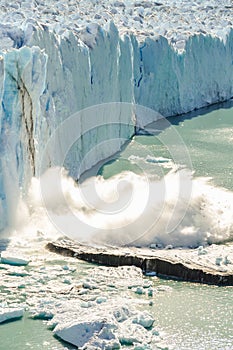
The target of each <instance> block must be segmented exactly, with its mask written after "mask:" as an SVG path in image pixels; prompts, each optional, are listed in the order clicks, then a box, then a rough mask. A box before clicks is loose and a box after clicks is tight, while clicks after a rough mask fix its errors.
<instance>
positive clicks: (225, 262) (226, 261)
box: [223, 255, 231, 265]
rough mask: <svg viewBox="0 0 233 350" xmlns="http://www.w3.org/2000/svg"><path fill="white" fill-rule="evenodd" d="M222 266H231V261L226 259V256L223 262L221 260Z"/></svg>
mask: <svg viewBox="0 0 233 350" xmlns="http://www.w3.org/2000/svg"><path fill="white" fill-rule="evenodd" d="M223 264H224V265H228V264H231V261H230V260H229V259H228V256H227V255H226V256H225V258H224V260H223Z"/></svg>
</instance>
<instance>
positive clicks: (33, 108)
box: [0, 23, 233, 228]
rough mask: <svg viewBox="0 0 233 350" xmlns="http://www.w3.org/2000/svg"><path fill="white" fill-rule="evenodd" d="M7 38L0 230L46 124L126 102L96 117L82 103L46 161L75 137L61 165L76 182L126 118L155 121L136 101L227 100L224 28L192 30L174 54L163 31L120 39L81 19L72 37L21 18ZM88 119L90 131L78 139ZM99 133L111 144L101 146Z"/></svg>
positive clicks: (188, 105)
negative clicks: (215, 33)
mask: <svg viewBox="0 0 233 350" xmlns="http://www.w3.org/2000/svg"><path fill="white" fill-rule="evenodd" d="M19 33H20V34H19ZM19 36H21V37H20V38H19ZM11 41H14V44H13V46H14V48H12V49H9V50H6V51H2V53H1V60H0V93H1V101H2V103H1V118H0V120H1V124H0V125H1V136H0V146H1V161H0V216H1V220H0V228H3V227H5V225H6V224H7V223H8V222H9V219H10V216H11V215H12V212H14V208H15V206H16V205H17V201H18V198H19V196H20V195H24V194H25V193H26V192H27V187H28V184H29V182H30V179H31V177H32V176H34V175H36V176H38V175H39V172H40V161H41V154H42V152H43V149H44V146H45V145H46V143H47V142H48V140H49V139H50V138H51V135H53V132H54V130H56V129H57V128H58V127H59V125H61V123H64V122H65V121H66V120H67V119H68V118H69V117H70V116H71V115H73V114H74V113H76V112H77V111H81V110H83V109H87V108H89V107H91V106H94V105H99V104H103V103H106V104H108V103H112V102H126V103H128V104H132V109H128V108H126V109H124V110H121V109H120V108H117V109H116V110H115V112H114V113H113V112H112V111H111V109H108V108H106V109H104V108H100V109H98V113H99V114H100V115H98V116H97V115H96V113H97V110H95V112H94V111H93V110H91V109H90V112H87V113H83V114H82V113H81V114H80V116H79V118H78V119H77V121H76V125H75V128H73V130H69V124H67V127H66V128H65V130H63V131H64V132H63V133H60V134H58V136H57V137H58V140H57V142H56V143H55V144H54V148H53V147H51V145H50V147H49V148H48V149H47V154H46V164H45V166H46V167H49V166H51V165H56V163H59V161H60V159H59V157H60V154H62V156H65V155H64V150H63V148H64V144H65V147H66V140H67V142H68V141H69V138H70V137H71V136H70V135H71V134H72V137H74V136H75V133H76V135H77V139H78V142H77V143H76V144H75V145H74V146H73V147H72V149H71V150H70V153H69V155H68V156H67V157H66V159H65V163H64V164H65V166H66V168H68V170H69V171H70V173H71V175H72V176H74V177H76V178H77V177H79V176H80V173H81V172H84V171H85V170H86V169H88V168H90V167H91V166H93V165H94V164H96V163H97V162H98V161H99V160H101V159H103V158H107V157H108V156H110V155H112V154H113V153H114V152H116V151H117V150H119V149H120V147H121V145H122V144H123V143H124V142H125V140H126V139H129V138H130V137H131V136H132V135H133V133H134V125H135V124H137V125H139V126H140V127H142V126H144V125H146V124H148V123H150V122H152V121H153V120H154V118H156V115H157V114H156V113H155V114H153V113H145V114H142V113H140V109H138V110H137V109H136V110H134V107H133V106H134V105H135V104H138V105H142V106H145V107H148V108H151V109H152V110H155V111H156V112H158V113H160V114H162V115H164V116H171V115H176V114H181V113H185V112H188V111H191V110H193V109H195V108H200V107H203V106H206V105H209V104H213V103H216V102H219V101H224V100H227V99H229V98H231V97H232V96H233V30H231V31H230V32H229V33H228V34H227V36H226V37H225V38H224V39H223V38H222V39H221V38H218V37H211V36H208V35H195V36H192V37H190V38H189V40H188V41H187V42H186V46H185V50H184V51H183V52H178V51H176V50H174V48H173V47H172V46H171V45H170V44H169V43H168V41H167V40H166V39H165V38H163V37H158V38H153V39H151V38H147V39H146V40H145V41H144V42H139V41H138V40H137V38H136V37H135V36H134V35H129V36H127V35H126V36H124V37H120V35H119V33H118V31H117V28H116V27H115V25H114V24H113V23H111V24H110V25H109V27H108V28H107V29H105V30H103V29H102V28H100V27H99V26H98V25H96V24H90V25H88V26H87V28H86V30H85V31H82V32H81V33H79V34H76V33H72V32H70V31H68V30H67V31H66V32H65V33H64V34H63V36H58V35H55V34H54V33H53V32H51V31H49V29H48V27H47V26H45V25H43V26H42V25H36V26H34V27H33V26H32V25H31V24H30V25H28V26H27V27H26V28H24V30H22V31H20V32H18V34H17V35H15V36H12V35H11ZM112 114H113V115H112ZM135 114H136V118H135ZM96 118H98V120H99V124H100V125H97V127H96V124H95V122H93V121H95V119H96ZM116 121H117V123H116ZM92 123H93V125H94V127H93V130H91V131H89V132H87V133H86V137H82V132H83V130H89V129H91V126H92ZM101 125H102V127H101ZM107 139H110V140H114V142H112V143H111V145H110V146H109V143H108V142H105V141H106V140H107ZM96 145H99V146H98V147H96ZM91 150H92V152H90V151H91ZM83 159H84V161H83V164H82V168H81V170H80V168H79V167H78V166H77V164H79V163H80V162H81V161H82V160H83Z"/></svg>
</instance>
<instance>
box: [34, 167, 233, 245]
mask: <svg viewBox="0 0 233 350" xmlns="http://www.w3.org/2000/svg"><path fill="white" fill-rule="evenodd" d="M40 181H41V182H42V183H43V198H41V192H40V189H41V188H40V186H41V184H40ZM40 181H39V180H38V179H33V181H32V184H31V188H30V191H29V196H28V204H29V206H30V208H31V215H32V218H33V220H32V222H34V225H37V226H38V227H39V226H40V222H41V221H43V223H44V222H47V226H46V224H44V226H43V229H45V230H47V231H48V232H47V234H49V231H51V234H52V232H55V231H57V232H59V233H60V234H61V235H66V236H68V237H70V238H73V239H75V240H77V241H79V242H83V243H88V244H107V245H119V246H121V245H137V246H138V245H141V246H147V245H149V244H151V243H157V244H162V245H163V246H166V245H168V244H171V245H173V246H174V247H175V246H176V247H177V246H185V247H187V246H188V247H196V246H198V245H200V244H206V243H211V242H221V241H224V240H228V239H231V238H233V193H232V192H230V191H226V190H224V189H221V188H216V187H214V186H213V185H211V184H210V183H209V182H208V179H204V178H197V179H195V178H194V179H193V178H192V174H191V172H190V171H187V170H184V169H183V170H177V171H175V170H172V171H171V172H169V173H168V174H167V175H165V176H164V177H163V179H161V180H158V179H157V180H156V179H154V178H149V177H148V176H145V175H136V174H134V173H132V172H122V173H120V174H118V175H115V176H113V177H112V178H110V179H107V180H105V179H103V177H101V176H98V177H92V178H90V179H88V180H86V181H85V182H83V183H82V184H77V183H76V182H75V181H74V180H73V179H72V178H71V177H69V176H68V175H67V173H66V171H65V170H64V169H61V168H52V169H49V170H48V171H47V172H46V173H45V174H44V175H43V176H42V178H41V179H40ZM190 186H191V187H192V194H191V197H190V196H189V195H188V196H186V191H185V188H186V187H188V188H190ZM182 188H183V190H182ZM44 205H45V207H46V210H44V209H43V210H42V208H43V206H44ZM42 213H43V214H42ZM42 216H43V217H42ZM45 217H46V219H45ZM46 220H47V221H46Z"/></svg>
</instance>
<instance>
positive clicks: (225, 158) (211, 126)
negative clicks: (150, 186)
mask: <svg viewBox="0 0 233 350" xmlns="http://www.w3.org/2000/svg"><path fill="white" fill-rule="evenodd" d="M216 108H217V107H216V106H215V107H211V108H205V109H203V110H200V111H196V112H192V113H188V114H186V115H184V116H178V117H172V118H169V119H168V121H169V123H170V126H169V124H168V122H167V121H166V120H165V121H164V120H162V121H158V122H156V123H154V124H151V125H149V126H148V130H149V131H151V132H154V133H155V130H158V132H157V134H156V135H152V136H148V135H138V136H135V137H134V138H133V142H131V143H129V144H128V145H127V147H126V148H125V149H124V150H123V151H122V152H120V154H117V157H116V159H115V162H114V161H113V160H111V161H110V162H109V163H107V164H105V165H103V166H102V167H101V169H100V170H99V174H101V175H103V176H104V177H106V178H108V177H110V176H112V175H113V174H117V173H118V172H119V171H123V170H132V171H134V172H136V173H141V172H142V171H148V172H151V171H155V169H154V167H153V166H151V164H150V163H148V164H147V165H145V164H144V165H143V166H142V165H141V164H140V163H138V164H132V162H131V161H130V160H129V159H128V158H129V157H130V156H132V155H135V156H139V157H142V158H145V157H146V156H147V155H149V156H154V157H165V158H170V159H171V158H172V155H171V152H170V151H171V150H172V149H173V148H175V147H177V145H174V146H170V147H167V145H166V144H163V143H162V142H161V140H165V141H166V140H167V141H169V137H170V135H174V134H176V135H175V136H174V137H175V138H176V139H178V136H177V135H180V137H181V138H180V140H179V141H180V143H181V142H182V140H183V142H184V146H181V145H180V147H182V150H181V152H183V155H184V157H182V154H181V156H180V158H179V161H181V162H183V164H184V165H186V166H188V167H190V164H191V165H192V167H193V169H194V170H195V176H206V177H212V178H213V182H214V184H216V185H218V186H222V187H225V188H228V189H231V190H232V189H233V157H232V152H233V146H232V144H233V102H227V103H225V104H222V105H219V106H218V109H216ZM168 126H169V127H168ZM171 130H174V132H173V133H171ZM185 146H186V147H187V149H186V147H185ZM184 152H186V153H185V154H184ZM187 154H189V155H190V158H191V162H190V160H189V159H187ZM157 171H158V169H157Z"/></svg>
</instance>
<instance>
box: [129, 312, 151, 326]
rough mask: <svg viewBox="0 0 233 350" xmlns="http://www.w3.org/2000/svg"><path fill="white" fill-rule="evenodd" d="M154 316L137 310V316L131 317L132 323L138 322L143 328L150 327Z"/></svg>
mask: <svg viewBox="0 0 233 350" xmlns="http://www.w3.org/2000/svg"><path fill="white" fill-rule="evenodd" d="M154 321H155V320H154V318H153V317H152V315H150V314H149V313H148V312H146V311H145V312H139V313H138V314H137V316H136V317H135V318H134V319H133V323H137V324H140V325H141V326H143V327H144V328H150V327H152V325H153V323H154Z"/></svg>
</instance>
